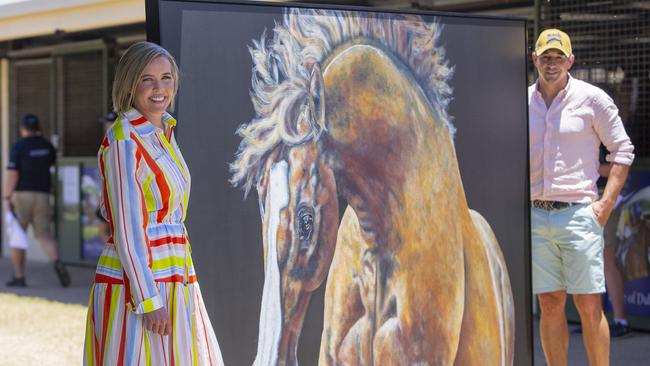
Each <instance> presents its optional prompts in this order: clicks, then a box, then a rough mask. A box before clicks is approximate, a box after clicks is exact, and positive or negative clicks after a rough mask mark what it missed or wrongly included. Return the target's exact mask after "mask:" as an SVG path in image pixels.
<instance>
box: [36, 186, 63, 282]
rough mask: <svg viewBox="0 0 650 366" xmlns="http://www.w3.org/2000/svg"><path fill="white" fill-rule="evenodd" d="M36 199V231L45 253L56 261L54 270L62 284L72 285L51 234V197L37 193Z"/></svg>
mask: <svg viewBox="0 0 650 366" xmlns="http://www.w3.org/2000/svg"><path fill="white" fill-rule="evenodd" d="M34 195H35V200H34V232H35V233H36V238H37V239H38V241H39V243H40V244H41V248H43V251H44V252H45V254H46V255H47V256H48V257H49V258H50V260H51V261H52V262H53V263H54V271H55V272H56V275H57V276H58V278H59V282H60V283H61V286H63V287H68V286H69V285H70V274H69V273H68V271H67V269H66V268H65V266H64V265H63V263H61V261H60V260H59V247H58V244H57V242H56V240H55V239H54V238H53V237H52V234H50V225H51V223H50V217H51V215H50V211H51V208H50V201H49V200H50V197H49V194H47V193H40V192H39V193H35V194H34Z"/></svg>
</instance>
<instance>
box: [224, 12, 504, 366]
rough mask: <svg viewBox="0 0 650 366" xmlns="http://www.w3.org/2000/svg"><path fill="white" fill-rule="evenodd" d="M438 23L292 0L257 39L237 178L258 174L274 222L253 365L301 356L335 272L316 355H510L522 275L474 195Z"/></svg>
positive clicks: (399, 361) (493, 359) (349, 361)
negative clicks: (303, 336)
mask: <svg viewBox="0 0 650 366" xmlns="http://www.w3.org/2000/svg"><path fill="white" fill-rule="evenodd" d="M441 28H442V27H441V25H440V24H439V23H438V22H436V21H433V22H431V21H425V20H424V19H422V18H421V17H419V16H416V15H396V14H392V15H390V16H387V15H382V14H377V13H361V12H347V11H335V10H314V9H291V10H288V11H287V12H286V13H285V15H284V19H283V22H281V23H278V24H276V26H275V28H274V30H273V33H272V35H270V36H269V35H267V34H266V33H265V34H262V37H261V39H260V40H259V41H254V44H253V46H252V47H251V48H250V51H251V55H252V58H253V63H254V68H253V77H252V92H251V96H252V101H253V104H254V107H255V112H256V117H255V118H254V119H253V120H251V121H250V122H249V123H246V124H243V125H242V126H240V128H239V130H238V134H239V135H240V136H241V137H242V141H241V144H240V148H239V150H238V152H237V155H236V160H235V161H234V162H233V163H232V164H231V171H232V173H233V176H232V178H231V182H232V183H233V184H234V185H237V186H241V187H242V188H243V189H244V191H245V195H246V194H248V192H249V191H250V190H251V189H252V188H253V187H255V188H256V190H257V193H258V197H259V207H260V214H261V217H262V222H263V244H264V266H265V279H264V287H263V294H262V307H261V312H260V327H259V338H258V348H257V356H256V359H255V365H258V366H267V365H297V363H298V362H297V349H298V347H299V339H300V333H301V329H302V326H303V321H304V318H305V312H306V310H307V306H308V304H309V299H310V296H311V293H312V292H313V291H314V290H315V289H317V288H318V287H319V286H321V285H322V283H323V282H324V281H325V278H327V287H326V290H325V312H324V314H323V316H324V325H323V333H322V336H321V349H320V361H319V364H320V365H512V363H513V347H514V311H513V299H512V292H511V288H510V281H509V277H508V272H507V269H506V266H505V261H504V259H503V255H502V253H501V250H500V247H499V245H498V243H497V241H496V238H495V236H494V234H493V232H492V230H491V228H490V226H489V225H488V223H487V222H486V221H485V220H484V219H483V217H482V216H481V215H480V214H478V213H477V212H475V211H472V210H470V209H469V208H468V205H467V201H466V198H465V193H464V189H463V184H462V181H461V177H460V172H459V168H458V163H457V159H456V153H455V148H454V143H453V134H454V128H453V127H452V125H451V123H450V121H449V120H450V117H449V116H448V114H447V106H448V103H449V101H450V97H451V94H452V89H451V87H450V86H449V79H450V78H451V76H452V74H453V68H452V67H450V66H449V65H448V63H447V61H446V59H445V52H444V48H443V47H442V46H440V45H439V39H440V34H441ZM339 195H340V196H341V197H343V198H344V200H345V201H346V203H347V207H345V210H344V214H343V216H342V218H341V219H339V206H338V205H339V203H338V198H337V197H338V196H339Z"/></svg>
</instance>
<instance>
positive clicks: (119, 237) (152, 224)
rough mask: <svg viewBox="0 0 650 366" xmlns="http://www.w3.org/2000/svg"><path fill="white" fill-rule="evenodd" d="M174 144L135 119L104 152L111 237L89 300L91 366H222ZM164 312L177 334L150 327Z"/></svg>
mask: <svg viewBox="0 0 650 366" xmlns="http://www.w3.org/2000/svg"><path fill="white" fill-rule="evenodd" d="M163 123H164V124H165V125H166V126H167V128H166V130H167V131H168V132H167V135H166V134H165V133H163V131H162V130H161V129H159V128H157V127H155V126H154V125H153V124H152V123H150V122H149V121H147V120H146V119H145V118H144V117H143V116H142V115H141V114H140V113H139V112H138V111H137V110H135V109H131V110H129V111H127V112H125V113H123V114H121V115H120V117H119V118H118V120H117V121H116V123H115V124H114V125H113V127H112V128H111V129H110V130H109V131H108V132H107V134H106V137H105V138H104V141H103V142H102V145H101V147H100V149H99V169H100V171H101V178H102V186H103V194H102V200H101V211H102V214H103V215H104V217H105V218H106V220H107V221H108V222H109V224H110V226H111V232H112V237H111V239H110V240H109V242H108V243H107V245H106V247H105V248H104V250H103V252H102V255H101V257H100V258H99V262H98V264H97V271H96V273H95V283H94V285H93V287H92V290H91V293H90V300H89V303H88V317H87V322H86V339H85V345H84V365H156V366H158V365H215V366H221V365H223V360H222V357H221V351H220V349H219V344H218V343H217V338H216V336H215V334H214V331H213V329H212V325H211V324H210V319H209V318H208V314H207V312H206V310H205V305H204V303H203V298H202V296H201V290H200V288H199V284H198V282H197V279H196V273H195V271H194V266H193V265H192V257H191V255H190V252H191V249H190V243H189V241H188V238H187V233H186V231H185V226H184V224H183V221H184V220H185V215H186V210H187V202H188V198H189V191H190V174H189V171H188V169H187V165H186V164H185V161H184V160H183V157H182V155H181V152H180V150H179V148H178V145H177V144H176V139H175V137H174V132H173V130H174V126H175V125H176V121H175V120H174V119H173V118H172V117H171V116H170V115H168V114H166V115H165V116H164V117H163ZM163 306H164V307H166V309H167V311H168V312H169V318H170V320H171V322H172V332H171V334H170V335H168V336H161V335H160V334H154V333H152V332H150V331H148V330H147V329H146V327H145V322H144V316H143V314H144V313H148V312H151V311H153V310H156V309H159V308H161V307H163Z"/></svg>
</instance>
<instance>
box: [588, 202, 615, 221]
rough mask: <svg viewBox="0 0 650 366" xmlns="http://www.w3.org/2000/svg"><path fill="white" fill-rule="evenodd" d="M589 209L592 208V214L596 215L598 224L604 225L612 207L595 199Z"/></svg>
mask: <svg viewBox="0 0 650 366" xmlns="http://www.w3.org/2000/svg"><path fill="white" fill-rule="evenodd" d="M591 209H592V210H594V214H595V215H596V219H598V222H599V223H600V226H605V224H606V223H607V220H608V219H609V216H610V215H611V214H612V210H613V209H614V207H612V206H611V205H607V204H605V203H604V202H602V201H595V202H594V203H592V204H591Z"/></svg>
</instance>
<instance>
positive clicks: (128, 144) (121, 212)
mask: <svg viewBox="0 0 650 366" xmlns="http://www.w3.org/2000/svg"><path fill="white" fill-rule="evenodd" d="M140 159H141V155H140V153H139V152H138V147H137V144H136V143H135V141H133V140H131V139H124V140H114V141H113V142H111V143H110V145H108V146H106V147H105V148H103V149H101V150H100V154H99V164H100V170H101V173H102V178H103V180H104V184H103V185H104V194H103V195H104V198H103V205H104V209H105V214H106V216H107V218H108V219H109V221H110V222H111V226H112V234H113V242H114V244H115V248H116V249H117V254H118V256H119V258H120V263H121V265H122V269H123V270H124V274H125V275H126V278H125V286H129V287H128V289H127V290H130V293H131V298H130V299H129V298H127V303H128V302H129V300H131V301H132V304H131V305H132V309H131V310H132V311H134V312H135V313H137V314H143V313H148V312H151V311H154V310H156V309H159V308H161V307H162V306H163V303H162V298H161V296H160V294H159V293H158V289H157V287H156V283H155V281H154V277H153V273H152V271H151V268H150V263H151V252H150V250H149V245H148V244H149V238H148V237H147V232H146V227H147V221H148V216H147V209H146V204H145V201H144V194H143V191H142V186H141V184H140V182H139V181H138V179H137V171H138V167H139V164H140ZM127 281H128V285H127Z"/></svg>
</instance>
